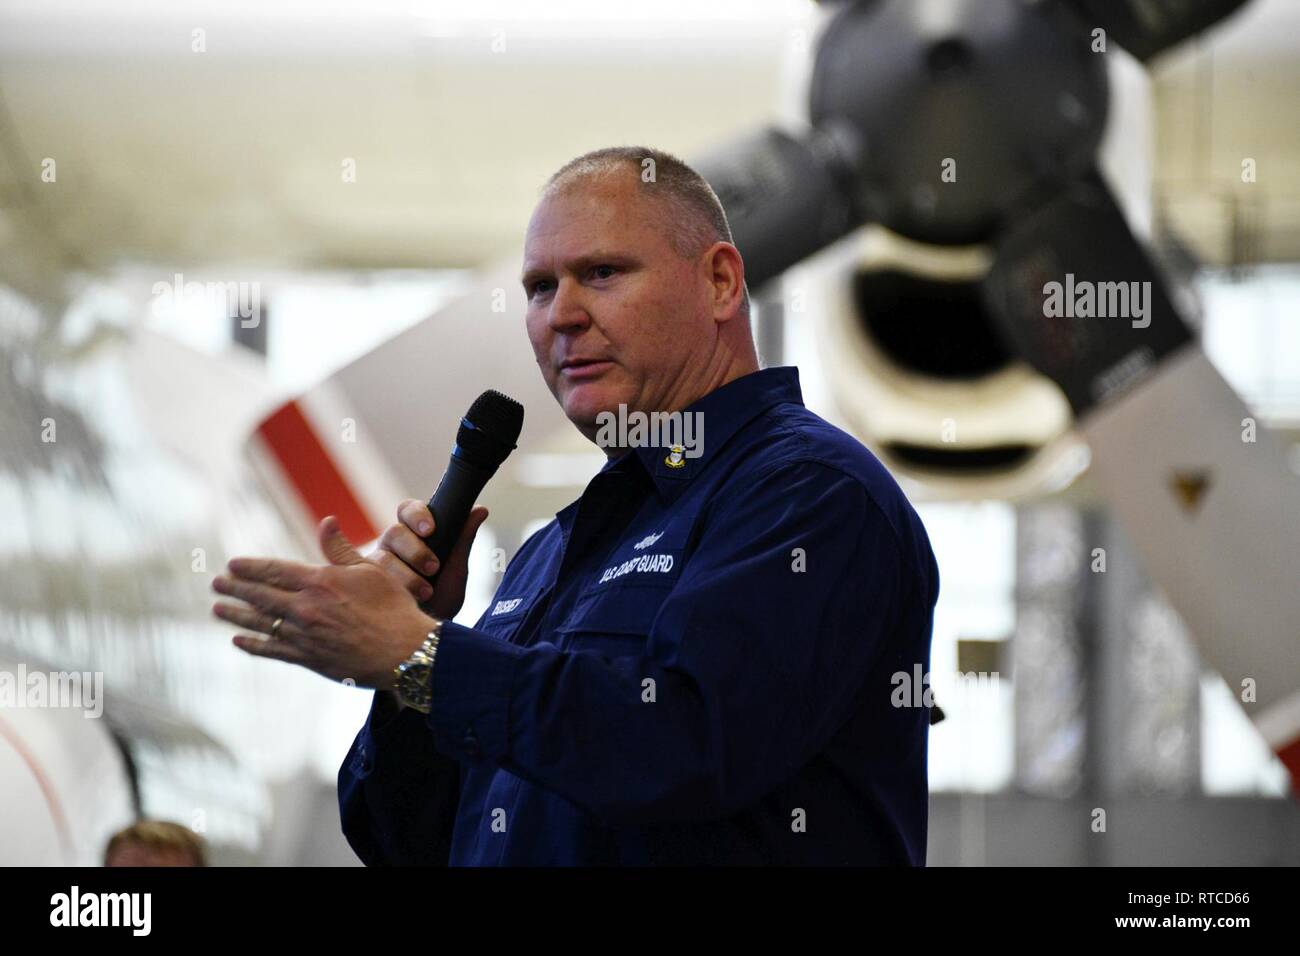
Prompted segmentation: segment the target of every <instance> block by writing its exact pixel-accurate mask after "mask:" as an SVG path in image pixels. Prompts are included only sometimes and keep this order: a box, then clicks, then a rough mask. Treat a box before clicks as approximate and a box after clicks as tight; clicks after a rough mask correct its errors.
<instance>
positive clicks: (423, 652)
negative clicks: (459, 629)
mask: <svg viewBox="0 0 1300 956" xmlns="http://www.w3.org/2000/svg"><path fill="white" fill-rule="evenodd" d="M442 624H443V622H442V620H441V619H440V618H436V617H435V618H434V619H433V628H432V629H431V630H430V631H429V633H428V634H427V635H426V636H425V638H424V642H423V643H422V644H421V645H420V646H419V647H417V648H416V649H415V650H414V651H413V652H412V653H411V656H410V657H408V658H407V659H406V660H404V661H403V662H402V663H400V664H398V665H397V666H396V667H395V668H393V688H392V689H393V691H394V692H395V693H396V694H397V699H398V701H399V702H401V703H402V704H403V705H404V706H406V707H411V708H413V709H415V710H418V711H420V712H421V713H424V714H427V713H429V712H430V710H432V704H433V701H432V696H433V664H434V661H435V660H436V658H437V656H438V641H439V639H440V638H441V636H442Z"/></svg>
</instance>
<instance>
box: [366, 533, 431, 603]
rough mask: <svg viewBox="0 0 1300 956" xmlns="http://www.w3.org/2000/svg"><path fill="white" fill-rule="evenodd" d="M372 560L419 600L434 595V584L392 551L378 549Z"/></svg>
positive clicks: (372, 555)
mask: <svg viewBox="0 0 1300 956" xmlns="http://www.w3.org/2000/svg"><path fill="white" fill-rule="evenodd" d="M403 530H405V529H403ZM370 560H371V561H373V562H374V563H375V564H377V565H379V567H380V569H381V570H383V572H384V573H385V574H387V575H388V576H389V577H391V578H392V579H393V580H394V581H396V582H397V583H398V584H400V585H401V586H402V587H404V588H405V589H406V590H407V591H408V592H409V593H410V594H411V596H412V597H414V598H415V599H416V600H417V601H427V600H429V598H431V597H433V585H431V584H430V583H429V582H428V581H426V580H425V579H424V578H422V577H421V576H420V575H418V574H416V573H415V572H414V571H412V570H411V569H410V568H409V567H407V565H406V563H405V562H404V561H403V560H402V559H401V558H399V557H398V556H396V555H394V554H393V553H392V552H391V551H388V550H385V549H382V548H381V549H379V550H376V551H375V552H373V553H372V554H371V555H370Z"/></svg>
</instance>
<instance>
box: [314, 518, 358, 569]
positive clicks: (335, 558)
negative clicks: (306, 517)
mask: <svg viewBox="0 0 1300 956" xmlns="http://www.w3.org/2000/svg"><path fill="white" fill-rule="evenodd" d="M316 532H317V537H318V538H319V539H320V553H321V554H323V555H324V556H325V560H326V561H328V562H329V563H330V564H356V563H357V562H358V561H361V560H364V559H363V558H362V557H361V555H360V554H358V553H357V549H356V548H354V547H352V542H351V541H349V540H348V539H347V537H346V536H345V535H344V534H343V529H341V528H340V527H339V523H338V519H337V518H335V517H334V516H333V515H329V516H328V517H326V518H323V519H322V520H321V523H320V527H318V528H317V529H316Z"/></svg>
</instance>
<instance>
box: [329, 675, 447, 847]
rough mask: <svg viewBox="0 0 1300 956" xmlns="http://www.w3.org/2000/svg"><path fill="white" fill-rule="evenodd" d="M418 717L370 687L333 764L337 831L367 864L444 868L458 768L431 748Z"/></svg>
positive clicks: (420, 716)
mask: <svg viewBox="0 0 1300 956" xmlns="http://www.w3.org/2000/svg"><path fill="white" fill-rule="evenodd" d="M422 717H423V715H422V714H420V713H419V712H418V711H415V710H411V709H410V708H407V709H404V710H400V711H399V710H398V707H397V704H396V702H394V701H391V700H389V699H387V698H386V696H385V694H384V693H382V692H376V693H375V695H374V700H373V702H372V703H371V706H370V714H369V716H368V717H367V718H366V722H365V724H364V725H363V726H362V728H361V730H360V731H359V732H358V733H357V736H356V739H354V740H353V742H352V747H351V749H349V751H348V754H347V756H346V757H345V758H344V759H343V763H342V765H341V766H340V767H339V775H338V794H339V819H340V822H341V823H342V826H343V835H344V837H346V838H347V841H348V844H349V845H350V846H351V847H352V849H353V850H354V851H355V852H356V854H357V856H358V857H359V858H360V859H361V862H363V863H365V864H366V865H367V866H385V865H387V866H417V865H418V866H446V865H447V862H448V859H449V856H450V852H451V835H452V827H453V825H454V824H455V821H456V810H457V805H458V801H459V794H460V767H459V765H458V764H457V763H456V761H455V760H453V759H451V758H450V757H447V756H445V755H443V754H440V753H438V752H437V751H436V750H435V749H434V747H433V741H432V740H431V739H430V735H429V728H428V725H427V724H426V723H425V722H424V720H423V719H422Z"/></svg>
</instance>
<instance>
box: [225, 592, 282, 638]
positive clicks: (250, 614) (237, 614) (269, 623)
mask: <svg viewBox="0 0 1300 956" xmlns="http://www.w3.org/2000/svg"><path fill="white" fill-rule="evenodd" d="M212 613H213V615H215V616H216V617H219V618H221V619H222V620H223V621H229V622H230V623H231V624H234V625H235V626H237V627H242V628H244V629H245V630H248V631H258V632H260V633H261V634H263V635H269V634H270V633H271V628H272V627H273V626H274V624H275V621H276V618H278V617H280V615H278V614H268V613H266V612H265V611H259V610H257V609H255V608H251V607H245V606H244V605H242V604H230V603H228V602H226V601H218V602H217V603H216V604H214V605H212ZM297 633H298V632H297V629H296V627H295V625H293V624H291V623H290V622H289V621H288V619H287V618H286V619H285V620H284V622H283V623H282V624H281V625H280V629H279V630H278V631H276V636H275V637H274V638H272V640H290V639H292V638H293V637H296V636H297Z"/></svg>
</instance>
